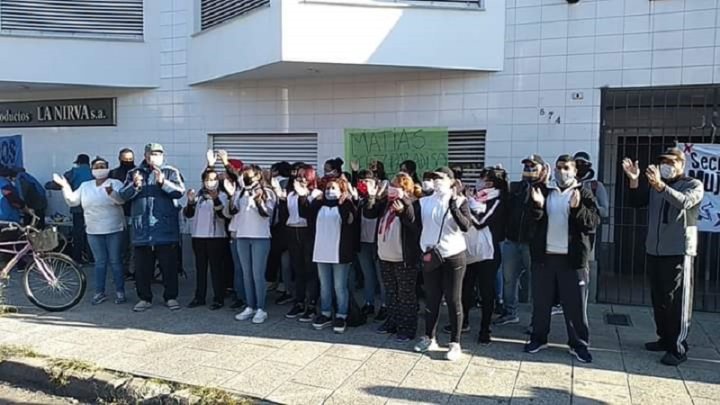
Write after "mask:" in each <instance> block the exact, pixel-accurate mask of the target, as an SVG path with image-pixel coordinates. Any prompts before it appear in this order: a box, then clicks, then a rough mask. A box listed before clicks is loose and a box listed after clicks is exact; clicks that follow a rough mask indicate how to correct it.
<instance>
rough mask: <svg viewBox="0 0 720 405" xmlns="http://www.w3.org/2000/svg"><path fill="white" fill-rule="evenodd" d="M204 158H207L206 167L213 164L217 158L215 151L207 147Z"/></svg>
mask: <svg viewBox="0 0 720 405" xmlns="http://www.w3.org/2000/svg"><path fill="white" fill-rule="evenodd" d="M205 158H206V159H207V164H208V167H213V166H215V161H216V160H217V158H216V156H215V152H214V151H213V150H212V149H208V151H207V153H206V154H205Z"/></svg>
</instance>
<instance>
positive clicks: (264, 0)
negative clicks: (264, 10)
mask: <svg viewBox="0 0 720 405" xmlns="http://www.w3.org/2000/svg"><path fill="white" fill-rule="evenodd" d="M269 5H270V0H202V3H201V4H200V14H201V20H200V29H201V30H206V29H208V28H210V27H214V26H216V25H218V24H222V23H223V22H225V21H227V20H230V19H232V18H235V17H237V16H239V15H243V14H245V13H248V12H250V11H252V10H255V9H257V8H260V7H264V6H269Z"/></svg>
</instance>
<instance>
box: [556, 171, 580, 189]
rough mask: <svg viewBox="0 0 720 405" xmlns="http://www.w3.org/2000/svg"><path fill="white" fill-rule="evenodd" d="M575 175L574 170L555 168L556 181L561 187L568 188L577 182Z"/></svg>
mask: <svg viewBox="0 0 720 405" xmlns="http://www.w3.org/2000/svg"><path fill="white" fill-rule="evenodd" d="M575 175H576V173H574V172H569V171H563V170H555V181H556V182H557V185H558V186H560V187H561V188H567V187H570V186H572V185H573V183H574V182H575Z"/></svg>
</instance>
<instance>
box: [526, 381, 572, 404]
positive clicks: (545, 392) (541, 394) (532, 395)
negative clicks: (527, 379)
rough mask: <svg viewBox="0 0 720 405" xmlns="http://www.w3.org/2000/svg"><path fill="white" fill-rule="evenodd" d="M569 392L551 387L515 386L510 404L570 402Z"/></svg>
mask: <svg viewBox="0 0 720 405" xmlns="http://www.w3.org/2000/svg"><path fill="white" fill-rule="evenodd" d="M570 400H571V399H570V392H569V391H565V390H558V389H552V388H541V387H530V386H515V391H514V392H513V397H512V404H513V405H514V404H536V405H537V404H540V405H566V404H570Z"/></svg>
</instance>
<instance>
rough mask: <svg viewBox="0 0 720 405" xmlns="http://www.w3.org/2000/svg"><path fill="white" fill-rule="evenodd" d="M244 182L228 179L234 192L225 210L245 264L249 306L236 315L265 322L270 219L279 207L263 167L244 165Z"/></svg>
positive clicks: (244, 272) (229, 192) (242, 262)
mask: <svg viewBox="0 0 720 405" xmlns="http://www.w3.org/2000/svg"><path fill="white" fill-rule="evenodd" d="M240 178H241V179H242V180H241V185H240V186H239V187H237V190H236V189H235V188H236V186H235V185H234V184H233V183H231V182H230V181H226V182H225V190H226V191H227V192H228V194H229V195H232V198H230V201H229V203H228V205H227V208H226V210H225V214H226V216H227V217H232V220H231V221H230V227H229V229H230V232H233V233H234V235H235V238H236V244H235V247H236V248H237V252H238V258H239V260H240V265H241V267H242V273H243V284H244V286H245V299H246V300H247V307H246V308H245V310H244V311H242V312H241V313H239V314H237V315H236V316H235V319H237V320H238V321H246V320H248V319H252V322H253V323H258V324H259V323H263V322H265V321H266V320H267V317H268V314H267V312H266V311H265V308H266V307H265V296H266V290H267V286H266V285H265V270H266V268H267V258H268V254H269V252H270V220H271V218H272V213H273V210H274V209H275V204H276V197H275V193H273V191H272V189H271V188H270V187H268V186H266V185H265V182H264V181H263V177H262V170H260V168H259V167H258V166H256V165H247V166H245V167H244V168H243V171H242V175H241V177H240Z"/></svg>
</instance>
